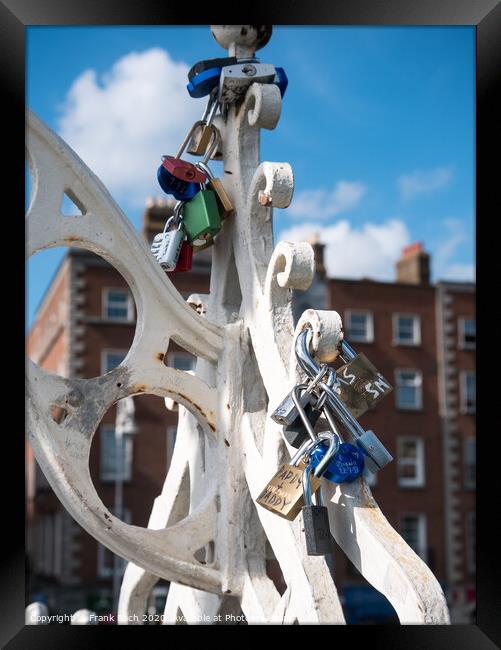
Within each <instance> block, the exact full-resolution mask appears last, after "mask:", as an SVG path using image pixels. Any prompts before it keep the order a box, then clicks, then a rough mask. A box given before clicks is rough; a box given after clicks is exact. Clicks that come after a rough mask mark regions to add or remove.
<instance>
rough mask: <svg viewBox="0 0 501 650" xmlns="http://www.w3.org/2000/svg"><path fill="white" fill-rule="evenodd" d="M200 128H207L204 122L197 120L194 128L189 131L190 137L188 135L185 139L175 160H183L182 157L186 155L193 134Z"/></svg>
mask: <svg viewBox="0 0 501 650" xmlns="http://www.w3.org/2000/svg"><path fill="white" fill-rule="evenodd" d="M199 126H205V122H204V121H203V120H197V121H196V122H195V123H194V124H193V126H192V127H191V129H190V130H189V131H188V135H187V136H186V137H185V139H184V140H183V141H182V143H181V146H180V147H179V149H178V151H177V153H176V155H175V156H174V158H181V156H182V155H183V153H184V150H185V149H186V147H187V146H188V143H189V142H190V140H191V138H192V136H193V134H194V133H195V130H196V129H197V128H198V127H199Z"/></svg>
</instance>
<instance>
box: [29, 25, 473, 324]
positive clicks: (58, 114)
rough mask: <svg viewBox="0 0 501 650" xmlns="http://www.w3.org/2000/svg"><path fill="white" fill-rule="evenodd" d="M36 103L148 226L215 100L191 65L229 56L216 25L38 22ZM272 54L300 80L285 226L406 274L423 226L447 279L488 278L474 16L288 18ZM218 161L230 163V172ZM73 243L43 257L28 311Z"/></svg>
mask: <svg viewBox="0 0 501 650" xmlns="http://www.w3.org/2000/svg"><path fill="white" fill-rule="evenodd" d="M27 32H28V35H27V105H28V106H29V107H30V108H31V109H32V110H33V111H35V112H36V113H37V114H38V115H39V117H41V118H42V119H43V120H44V121H45V122H46V123H47V124H48V125H49V126H50V127H51V128H52V129H54V130H55V131H56V132H58V133H59V134H60V135H62V136H63V137H64V138H65V139H66V140H67V141H68V143H69V144H70V145H71V146H72V147H73V148H74V149H75V150H76V152H77V153H78V154H79V155H80V157H81V158H83V160H84V161H85V162H86V163H87V164H89V166H90V167H91V168H92V169H93V171H94V172H96V173H97V174H98V176H99V177H100V178H101V180H103V182H104V183H105V184H106V185H107V187H108V188H109V189H110V191H111V193H112V195H113V196H114V198H115V199H116V201H117V202H118V203H119V205H120V206H121V208H122V209H123V210H124V212H125V213H126V214H127V216H128V217H129V218H130V219H131V221H132V222H133V223H134V224H135V226H136V227H138V228H139V225H140V220H141V215H142V212H143V209H144V204H145V201H146V199H147V197H148V196H162V191H161V190H160V187H159V186H158V185H157V181H156V169H157V167H158V164H159V160H160V156H161V155H162V154H166V153H175V150H176V149H177V146H178V144H179V143H180V142H181V140H182V139H183V138H184V135H185V133H186V131H187V129H188V127H189V126H190V124H191V122H192V121H194V120H195V119H198V118H199V116H200V114H201V112H202V110H203V106H204V100H193V99H191V98H190V97H189V95H188V93H187V91H186V89H185V84H186V83H187V74H186V73H187V71H188V69H189V67H191V65H192V64H193V63H195V62H196V61H199V60H201V59H205V58H210V57H215V56H224V50H223V49H222V48H221V47H220V46H219V45H218V44H217V43H216V41H215V40H214V39H213V37H212V35H211V33H210V30H209V28H208V27H172V26H168V27H156V26H152V27H121V26H119V27H38V26H37V27H28V29H27ZM258 56H259V58H260V59H261V61H263V62H265V63H274V64H275V65H279V66H282V67H284V68H285V70H286V72H287V75H288V78H289V86H288V89H287V92H286V94H285V97H284V102H283V108H282V115H281V118H280V121H279V123H278V126H277V128H276V129H275V130H274V131H262V139H261V143H262V144H261V154H262V155H261V158H262V160H270V161H286V162H289V163H290V164H291V165H292V168H293V171H294V177H295V192H294V198H293V201H292V204H291V206H290V207H289V208H288V209H287V210H275V211H274V231H275V239H276V241H278V240H279V239H287V240H288V241H301V240H304V239H305V238H306V237H307V236H308V234H309V233H311V232H313V231H314V232H318V233H319V236H320V237H321V239H323V240H324V241H325V243H326V244H327V246H326V262H327V271H328V273H329V275H331V276H334V275H335V276H341V277H374V278H376V279H382V280H392V279H393V277H394V271H393V266H394V263H395V261H396V259H397V258H398V257H399V254H400V250H401V248H402V247H403V246H404V245H406V244H408V243H410V242H413V241H416V240H419V241H422V242H423V243H424V245H425V248H426V249H427V250H428V251H429V252H430V253H431V254H432V275H433V279H434V280H438V279H454V280H472V279H474V263H475V261H474V210H475V207H474V197H475V192H474V186H475V177H474V173H475V172H474V164H475V158H474V151H475V131H474V120H475V114H474V111H475V103H474V102H475V31H474V28H473V27H336V26H333V27H328V26H318V27H316V26H315V27H313V26H307V27H288V26H283V27H275V28H274V30H273V36H272V38H271V40H270V42H269V44H268V45H267V46H266V47H265V48H263V49H262V50H260V51H259V52H258ZM217 170H218V165H215V166H214V171H216V172H217ZM63 252H64V251H63V250H62V249H55V250H52V251H44V252H42V253H39V254H38V255H36V256H34V257H33V258H32V259H31V260H30V262H29V264H28V277H27V280H28V301H27V324H28V325H29V324H30V323H31V322H32V320H33V318H34V314H35V310H36V308H37V306H38V303H39V301H40V299H41V297H42V296H43V293H44V291H45V289H46V287H47V285H48V283H49V282H50V280H51V278H52V275H53V273H54V270H55V268H56V266H57V263H58V261H59V260H60V258H61V257H62V254H63Z"/></svg>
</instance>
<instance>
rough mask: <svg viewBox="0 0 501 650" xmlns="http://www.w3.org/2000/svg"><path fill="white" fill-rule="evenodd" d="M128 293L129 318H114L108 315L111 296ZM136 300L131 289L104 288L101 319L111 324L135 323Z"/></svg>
mask: <svg viewBox="0 0 501 650" xmlns="http://www.w3.org/2000/svg"><path fill="white" fill-rule="evenodd" d="M112 292H115V293H126V294H127V303H126V304H127V316H126V317H125V318H112V317H110V316H109V315H108V307H109V294H110V293H112ZM134 311H135V310H134V300H133V297H132V292H131V290H130V289H128V288H127V289H125V288H124V287H103V289H102V292H101V318H102V319H103V320H105V321H107V322H110V323H133V322H134V318H135V313H134Z"/></svg>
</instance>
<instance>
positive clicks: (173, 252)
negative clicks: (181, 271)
mask: <svg viewBox="0 0 501 650" xmlns="http://www.w3.org/2000/svg"><path fill="white" fill-rule="evenodd" d="M185 203H186V202H185V201H178V203H176V205H175V207H174V214H173V215H172V217H169V219H167V221H166V223H165V226H164V229H163V232H161V233H159V234H158V235H156V236H155V238H154V239H153V242H152V244H151V252H152V253H153V255H154V256H155V259H156V260H157V262H158V263H159V264H160V266H161V267H162V268H163V269H164V270H165V271H173V270H174V269H175V268H176V264H177V262H178V259H179V254H180V252H181V246H182V245H183V241H184V238H185V236H186V235H185V232H184V227H183V220H182V218H181V216H180V214H179V212H180V210H181V208H182V206H183V205H184V204H185ZM173 224H174V228H171V226H172V225H173ZM176 224H177V225H176Z"/></svg>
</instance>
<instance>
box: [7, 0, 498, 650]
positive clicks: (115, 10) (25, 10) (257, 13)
mask: <svg viewBox="0 0 501 650" xmlns="http://www.w3.org/2000/svg"><path fill="white" fill-rule="evenodd" d="M247 7H248V8H249V11H248V12H244V11H243V6H242V7H240V5H237V3H233V4H232V5H228V7H227V8H224V9H223V8H219V7H215V6H214V4H213V3H211V4H206V5H205V6H199V5H197V6H196V7H194V6H193V5H188V3H179V2H178V3H175V2H167V1H165V0H163V1H162V2H160V1H159V0H142V2H140V3H138V2H134V1H133V0H120V1H118V0H106V1H105V0H85V1H84V0H79V1H78V2H76V1H73V2H68V0H43V2H42V1H41V0H1V2H0V51H1V54H2V56H0V62H2V64H1V66H0V77H1V81H2V88H3V90H4V93H3V98H4V99H3V102H2V115H3V118H4V135H5V134H6V133H8V134H9V135H12V136H13V138H14V140H13V145H12V146H11V147H10V148H4V152H3V153H4V160H6V162H7V166H6V170H5V171H4V175H3V183H2V185H3V188H4V192H3V196H2V198H3V199H4V203H5V202H9V201H12V203H13V205H12V208H11V209H10V210H9V209H7V211H6V213H4V223H5V222H6V223H5V226H7V228H6V230H4V233H5V234H6V235H8V237H9V239H8V240H7V238H4V246H6V244H5V242H6V241H13V242H15V241H17V242H21V241H24V229H23V227H22V226H20V224H21V214H20V213H21V209H20V204H21V205H22V206H23V210H22V211H23V212H24V164H25V163H24V150H23V147H22V146H21V142H22V141H23V140H24V128H25V127H24V107H25V86H24V48H25V27H27V26H30V25H86V24H88V25H126V24H128V25H149V24H179V25H192V24H207V25H209V24H211V23H213V24H214V23H218V22H222V20H225V22H226V23H229V24H240V23H245V19H246V18H249V19H251V20H253V22H254V23H265V24H276V25H285V24H295V25H302V24H335V25H472V26H476V33H477V103H476V109H477V111H476V119H477V130H476V153H477V177H476V184H477V190H476V195H477V196H476V202H477V215H478V214H480V213H485V215H486V216H485V217H484V219H485V221H484V222H483V223H484V226H485V229H486V231H487V232H485V231H484V234H482V232H481V231H478V230H477V249H478V248H479V247H480V241H479V240H480V239H481V237H483V236H485V237H489V235H490V233H491V232H492V229H491V223H492V222H493V221H495V220H496V218H497V217H498V215H499V214H500V212H501V211H500V210H499V199H498V198H497V194H498V193H499V192H498V185H499V180H498V179H497V178H496V176H498V175H499V163H498V162H496V158H499V149H498V148H497V143H496V136H497V138H498V140H497V142H499V130H500V129H499V122H500V120H499V115H500V114H501V111H500V107H499V103H498V102H497V100H496V98H495V90H496V81H497V80H498V79H499V77H500V76H501V75H500V72H501V5H500V3H499V0H336V1H334V0H331V2H329V1H325V0H324V1H322V0H309V2H304V3H301V4H299V3H298V2H292V1H290V2H282V3H277V2H274V3H271V2H262V1H261V0H258V1H255V2H253V3H252V4H251V5H247V6H246V7H245V8H247ZM245 13H247V14H248V15H244V14H245ZM4 141H5V138H4ZM493 154H494V155H493ZM496 154H497V156H496ZM491 159H492V161H493V162H491ZM496 181H497V182H496ZM496 199H497V204H496ZM496 207H497V209H496ZM487 215H489V216H487ZM7 219H8V221H6V220H7ZM477 223H478V220H477ZM16 228H19V231H20V232H19V233H17V231H16ZM11 233H12V234H11ZM4 237H5V236H4ZM11 237H12V238H13V239H12V240H11ZM489 243H490V244H491V250H492V249H494V250H493V252H492V254H491V255H489V252H488V253H487V254H486V255H484V256H483V257H482V259H479V256H478V254H477V260H479V264H478V266H477V283H478V277H479V274H480V287H481V289H480V293H479V295H480V302H481V301H482V300H486V301H487V304H489V300H491V301H492V300H494V301H495V298H496V297H497V295H499V285H500V283H499V280H497V277H498V273H497V269H496V261H497V259H496V258H497V256H496V253H495V249H496V242H495V240H493V239H492V237H490V241H489ZM6 248H7V246H6ZM6 248H5V249H4V251H5V252H4V255H6V253H7V250H6ZM8 248H12V251H13V252H14V253H15V256H16V255H17V253H19V256H20V257H21V255H22V253H21V251H22V250H23V246H21V245H20V244H19V245H17V246H16V245H15V244H14V243H13V244H12V246H10V245H9V246H8ZM487 250H488V251H489V249H487ZM12 251H10V250H9V251H8V252H9V254H10V252H12ZM21 263H22V262H21V261H20V264H21ZM9 268H10V267H9ZM18 268H21V267H20V266H19V267H17V265H16V271H13V272H12V271H10V272H7V273H4V296H5V299H6V300H7V301H9V302H10V301H11V300H12V298H13V297H14V296H18V298H19V302H20V303H21V304H22V305H24V302H23V299H22V297H23V290H24V282H23V274H22V273H19V272H17V269H18ZM493 279H494V283H495V284H494V286H495V289H497V295H496V294H490V293H489V288H488V285H489V282H492V280H493ZM16 282H19V285H20V286H19V287H18V288H17V290H16V288H15V286H16ZM7 283H8V284H7ZM483 296H485V298H484V297H483ZM8 313H9V316H8V318H9V328H8V336H9V339H8V341H9V342H8V346H6V347H9V348H10V347H11V346H12V348H13V349H14V350H15V360H14V363H12V364H10V365H9V370H10V369H11V368H14V369H15V370H16V371H17V370H19V369H21V368H23V367H24V363H23V362H22V361H21V353H22V354H23V355H24V331H23V327H22V323H23V321H24V312H22V308H20V309H18V310H15V313H13V311H12V310H8ZM489 314H490V315H489ZM484 316H485V322H487V319H488V318H491V317H492V316H493V314H492V313H490V312H489V313H487V314H486V313H485V312H484V314H482V312H481V310H480V311H479V313H478V314H477V321H479V322H478V324H477V326H478V325H480V337H479V340H480V343H478V344H477V349H479V350H480V354H479V355H478V360H479V361H480V366H481V364H482V363H483V361H482V357H483V356H484V357H485V356H486V355H487V349H486V345H485V344H483V343H482V331H483V332H484V336H485V337H486V339H485V340H489V338H488V334H487V333H488V332H489V330H488V329H487V327H485V328H484V329H482V323H483V322H484V320H483V319H484ZM12 318H14V323H12V324H11V321H12ZM17 318H19V321H20V322H19V323H17V322H16V319H17ZM489 333H490V332H489ZM491 337H492V334H491ZM12 339H14V340H15V341H16V344H14V342H13V341H12ZM11 341H12V344H11ZM21 341H22V342H21ZM490 341H491V342H492V338H491V339H490ZM17 343H19V345H17ZM482 349H483V350H484V352H482ZM18 353H19V356H17V355H18ZM480 366H479V367H480ZM477 374H478V375H479V379H480V381H479V386H480V390H479V391H478V393H479V397H480V399H478V398H477V404H479V405H480V406H479V413H481V412H482V404H489V410H490V411H491V412H492V404H493V403H494V404H496V401H494V402H492V401H489V402H488V401H487V400H489V390H493V389H492V386H489V385H488V384H489V382H484V381H483V380H482V379H481V374H480V372H478V373H477ZM8 376H9V378H10V373H9V374H8ZM9 383H10V382H9ZM491 384H492V382H491ZM20 385H21V378H20V381H19V383H17V382H15V381H14V382H13V384H10V386H9V385H8V386H7V388H8V389H10V391H11V392H12V399H11V396H10V393H9V398H8V411H9V412H10V413H12V414H14V419H13V424H10V425H9V426H8V427H4V428H5V429H6V430H5V432H4V436H3V437H2V438H3V439H2V442H3V444H4V454H3V460H4V472H5V467H6V465H8V466H9V468H11V471H10V472H9V475H8V478H4V481H3V486H4V499H3V506H4V507H3V512H2V519H3V523H4V526H3V535H2V538H3V539H2V542H3V543H2V553H1V555H0V567H1V569H0V642H1V644H2V647H6V648H9V650H14V649H18V648H19V649H21V648H22V650H26V649H27V648H37V649H38V648H43V647H48V648H51V649H55V648H65V649H67V648H88V647H90V646H93V647H97V646H98V645H99V641H100V640H101V642H102V640H103V638H104V637H103V634H104V635H105V636H106V634H108V633H106V632H101V630H102V629H109V626H104V627H94V626H86V627H78V628H76V627H70V626H64V625H61V626H57V625H53V626H24V609H25V602H24V592H25V584H24V581H25V570H24V568H25V551H24V510H25V503H24V472H23V466H24V440H23V437H22V435H21V432H20V431H19V429H20V428H22V426H21V427H19V426H17V425H16V422H17V419H18V417H17V413H19V412H24V398H23V397H19V401H20V402H21V400H23V401H22V402H21V404H22V405H21V408H20V409H19V410H18V409H16V408H15V406H14V404H15V399H18V397H17V394H19V395H21V391H20V390H19V389H18V386H20ZM4 390H5V389H4ZM7 394H8V393H7V392H4V396H5V397H6V396H7ZM5 397H4V400H5ZM493 399H494V400H495V395H494V394H493ZM498 401H499V398H498ZM4 403H5V402H4ZM494 408H495V406H494ZM5 411H7V409H4V412H5ZM482 417H483V416H480V415H479V416H478V421H479V422H481V421H482ZM5 421H7V420H5ZM495 422H496V421H495V420H494V425H495ZM13 429H15V430H13ZM483 434H485V435H484V436H483V441H482V444H481V445H480V446H479V450H478V456H479V466H480V468H481V471H479V473H478V475H479V478H478V481H477V503H478V507H477V509H478V510H479V511H480V512H479V516H478V517H477V522H478V523H477V548H478V549H479V550H478V554H477V625H470V626H468V625H462V626H388V627H385V626H370V628H368V627H365V628H364V627H361V626H337V628H336V630H335V632H333V634H334V635H335V636H333V639H332V642H333V643H339V642H340V641H341V637H342V640H343V641H342V642H343V643H346V642H348V643H357V642H359V635H360V634H362V633H363V632H364V631H365V632H368V633H369V635H370V637H369V643H370V644H371V647H372V648H383V647H384V648H390V647H395V648H404V649H405V650H407V649H411V648H416V649H417V648H419V649H420V650H423V649H426V650H428V649H430V648H441V649H443V648H450V649H451V650H461V649H463V648H464V649H465V650H466V649H467V650H481V649H483V648H486V649H487V648H494V647H499V646H500V644H501V599H500V592H501V589H500V588H499V585H500V582H501V576H500V570H499V563H498V562H497V558H498V553H497V548H496V547H497V546H498V542H497V533H496V532H495V531H496V529H497V526H495V524H497V521H496V519H497V517H496V514H497V512H498V510H499V506H498V504H497V498H496V496H497V494H496V489H495V488H496V486H495V477H496V475H497V474H498V473H499V469H498V464H499V463H498V461H497V458H496V456H495V454H493V453H489V449H490V448H491V447H490V444H491V443H492V438H493V437H494V436H497V435H498V433H497V430H493V429H492V428H490V427H484V429H483ZM496 470H497V471H496ZM113 629H115V632H114V633H113V634H116V633H119V632H116V630H117V629H121V630H122V633H126V634H127V635H128V636H129V635H130V634H131V633H133V632H132V629H134V631H135V629H136V628H131V627H129V626H120V627H118V628H117V627H114V628H113ZM149 629H151V628H149ZM159 629H160V630H162V629H163V628H162V627H161V626H159ZM192 629H193V628H192ZM206 629H207V628H204V631H205V630H206ZM210 629H221V628H214V627H213V626H212V627H211V628H210ZM124 631H125V632H124ZM171 631H172V630H171V629H169V630H168V631H167V630H164V632H163V634H164V635H165V634H170V633H171ZM141 633H142V634H144V632H143V631H142V628H141ZM210 633H212V632H210ZM119 634H120V633H119ZM148 634H151V632H149V633H148ZM160 634H162V632H160ZM347 635H349V636H347ZM121 638H122V637H121ZM142 638H144V637H142ZM156 638H158V641H157V642H159V641H160V640H161V639H162V638H163V639H164V641H165V640H166V639H167V637H165V636H163V637H156ZM310 639H311V641H312V642H313V641H314V639H313V638H312V637H311V636H310ZM113 640H114V642H116V641H117V637H116V636H113ZM105 642H106V643H108V644H109V642H110V637H106V639H105ZM146 643H151V641H150V640H149V637H148V640H147V641H146ZM5 644H6V645H5Z"/></svg>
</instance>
